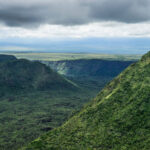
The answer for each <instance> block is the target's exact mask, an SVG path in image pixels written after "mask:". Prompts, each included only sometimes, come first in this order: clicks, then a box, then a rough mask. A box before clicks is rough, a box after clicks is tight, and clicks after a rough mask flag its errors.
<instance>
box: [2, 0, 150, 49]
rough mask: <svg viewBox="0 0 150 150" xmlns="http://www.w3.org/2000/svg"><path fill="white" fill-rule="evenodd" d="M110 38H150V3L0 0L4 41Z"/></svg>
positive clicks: (137, 0) (147, 0)
mask: <svg viewBox="0 0 150 150" xmlns="http://www.w3.org/2000/svg"><path fill="white" fill-rule="evenodd" d="M110 37H111V38H141V39H143V38H150V0H0V40H1V41H3V40H5V42H6V40H9V39H11V40H13V39H15V42H16V39H17V38H18V39H19V40H20V39H24V40H25V39H29V38H30V39H32V40H33V39H34V41H35V39H49V40H51V41H52V40H54V41H55V40H56V41H58V40H59V41H60V40H64V41H65V40H66V39H81V40H83V39H86V38H93V39H94V38H110ZM38 42H39V40H38ZM8 43H9V42H8ZM35 43H36V42H35ZM8 46H11V45H8ZM0 47H2V46H1V45H0ZM43 48H44V47H43Z"/></svg>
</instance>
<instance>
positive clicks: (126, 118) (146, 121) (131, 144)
mask: <svg viewBox="0 0 150 150" xmlns="http://www.w3.org/2000/svg"><path fill="white" fill-rule="evenodd" d="M149 148H150V52H149V53H148V54H146V55H145V56H143V57H142V59H141V60H140V61H139V62H137V63H134V64H132V65H131V66H130V67H128V68H127V69H126V70H125V71H123V72H122V73H121V74H120V75H119V76H118V77H117V78H115V79H114V80H113V81H112V82H110V83H109V84H107V85H106V87H105V88H104V89H103V90H102V91H101V92H100V93H99V94H98V95H97V97H96V98H95V99H94V100H93V101H91V102H90V103H88V104H87V105H86V106H85V107H84V108H83V109H82V110H81V111H80V112H79V113H77V114H75V115H74V116H73V117H72V118H71V119H69V120H68V121H67V122H66V123H65V124H64V125H62V126H61V127H59V128H56V129H54V130H52V131H50V132H48V133H47V134H45V135H43V136H41V137H40V138H38V139H36V140H35V141H33V142H32V143H31V144H29V145H28V146H27V147H26V148H23V149H26V150H59V149H61V150H78V149H81V150H84V149H85V150H94V149H95V150H100V149H103V150H108V149H113V150H149Z"/></svg>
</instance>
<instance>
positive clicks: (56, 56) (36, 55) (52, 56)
mask: <svg viewBox="0 0 150 150" xmlns="http://www.w3.org/2000/svg"><path fill="white" fill-rule="evenodd" d="M0 54H9V55H14V56H16V57H17V58H18V59H20V58H23V59H28V60H40V61H60V60H77V59H105V60H121V61H130V60H134V61H136V60H139V59H140V58H141V55H119V54H118V55H112V54H99V53H98V54H96V53H95V54H94V53H48V52H0Z"/></svg>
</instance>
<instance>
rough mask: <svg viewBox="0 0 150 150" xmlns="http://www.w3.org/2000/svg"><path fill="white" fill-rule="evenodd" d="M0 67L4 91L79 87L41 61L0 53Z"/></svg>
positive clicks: (0, 78) (0, 83) (14, 91)
mask: <svg viewBox="0 0 150 150" xmlns="http://www.w3.org/2000/svg"><path fill="white" fill-rule="evenodd" d="M0 68H1V69H0V89H1V90H0V91H1V92H2V93H6V94H7V93H16V92H18V91H19V92H20V91H23V92H24V91H28V92H30V91H31V90H40V91H44V90H56V89H57V90H62V89H77V86H76V85H75V84H74V83H73V82H71V81H69V80H68V79H66V78H65V77H63V76H61V75H59V74H58V73H56V72H55V71H53V70H52V69H51V68H50V67H47V66H46V65H44V64H42V63H40V62H36V61H34V62H33V61H29V60H26V59H16V58H15V57H14V56H8V55H0Z"/></svg>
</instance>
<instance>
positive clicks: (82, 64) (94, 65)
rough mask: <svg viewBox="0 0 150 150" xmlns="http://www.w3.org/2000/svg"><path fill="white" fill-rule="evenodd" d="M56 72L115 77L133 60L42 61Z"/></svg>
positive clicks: (80, 75) (69, 74)
mask: <svg viewBox="0 0 150 150" xmlns="http://www.w3.org/2000/svg"><path fill="white" fill-rule="evenodd" d="M43 63H45V64H46V65H48V66H50V67H51V68H52V69H54V70H56V71H57V72H58V73H60V74H62V75H65V76H69V77H90V76H94V77H104V76H105V77H115V76H116V75H118V74H119V73H120V72H121V71H122V70H124V69H125V68H126V67H128V66H129V65H130V64H131V63H133V61H108V60H99V59H91V60H87V59H81V60H68V61H49V62H43Z"/></svg>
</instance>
